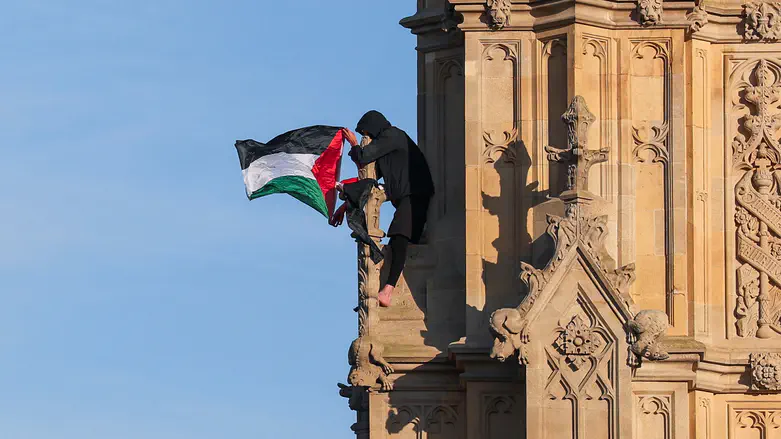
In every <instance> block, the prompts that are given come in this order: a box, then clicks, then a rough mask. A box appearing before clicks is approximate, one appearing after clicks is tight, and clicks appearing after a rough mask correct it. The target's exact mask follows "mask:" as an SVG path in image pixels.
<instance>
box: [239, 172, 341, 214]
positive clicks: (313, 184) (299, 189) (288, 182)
mask: <svg viewBox="0 0 781 439" xmlns="http://www.w3.org/2000/svg"><path fill="white" fill-rule="evenodd" d="M271 194H290V195H292V196H293V197H295V198H296V199H298V200H299V201H302V202H304V203H306V204H307V205H309V207H311V208H313V209H315V210H316V211H318V212H320V213H321V214H323V216H324V217H326V218H328V206H327V205H326V204H325V197H323V191H322V190H321V189H320V185H319V184H318V183H317V180H314V179H311V178H307V177H301V176H298V175H288V176H284V177H277V178H275V179H273V180H271V181H269V182H268V183H266V184H265V185H263V187H262V188H260V189H258V190H256V191H255V192H253V193H252V195H250V196H249V199H250V200H254V199H256V198H260V197H265V196H266V195H271Z"/></svg>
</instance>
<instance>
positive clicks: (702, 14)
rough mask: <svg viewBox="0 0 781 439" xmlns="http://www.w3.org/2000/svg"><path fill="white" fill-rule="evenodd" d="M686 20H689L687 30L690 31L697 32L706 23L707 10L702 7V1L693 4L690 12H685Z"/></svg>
mask: <svg viewBox="0 0 781 439" xmlns="http://www.w3.org/2000/svg"><path fill="white" fill-rule="evenodd" d="M686 20H687V21H688V22H689V30H690V31H691V33H693V34H694V33H697V32H699V31H700V29H702V28H703V26H705V25H706V24H708V11H706V10H705V9H704V8H703V7H702V3H700V4H699V5H697V6H695V7H694V9H692V11H691V12H689V13H688V14H686Z"/></svg>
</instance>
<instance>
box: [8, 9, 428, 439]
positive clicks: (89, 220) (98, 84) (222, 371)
mask: <svg viewBox="0 0 781 439" xmlns="http://www.w3.org/2000/svg"><path fill="white" fill-rule="evenodd" d="M415 3H416V2H415V1H413V0H405V1H387V0H382V1H381V0H368V1H362V2H356V1H354V0H349V1H348V0H328V1H324V0H298V1H295V2H289V1H279V0H276V1H271V0H246V1H240V0H219V1H218V0H208V1H207V0H153V1H152V0H136V1H116V0H113V1H112V0H72V1H62V0H23V1H5V2H2V5H0V54H2V60H3V63H2V66H0V140H1V142H0V145H1V147H2V156H0V187H1V188H2V190H1V191H0V206H2V209H0V215H1V216H0V224H1V225H2V227H0V439H53V438H57V439H177V438H182V439H204V438H220V439H222V438H229V439H243V438H280V437H281V438H304V437H317V438H326V439H330V438H345V437H349V436H350V435H351V432H350V430H349V427H350V425H351V423H352V422H353V420H354V415H353V413H352V412H350V410H349V408H348V407H347V402H346V400H344V399H342V398H340V397H339V396H338V389H337V386H336V383H337V382H340V381H341V382H345V380H346V376H347V372H348V369H349V367H348V365H347V348H348V346H349V344H350V342H351V341H352V339H353V338H354V337H355V335H356V326H357V318H356V315H355V313H353V312H352V308H353V306H355V304H356V296H357V293H356V278H357V273H356V259H355V252H356V251H355V244H354V243H353V242H352V241H351V240H350V238H349V233H348V230H347V229H346V228H342V229H333V228H331V227H330V226H328V225H327V223H326V221H325V219H324V218H322V217H321V216H320V215H319V214H318V213H317V212H315V211H314V210H312V209H311V208H309V207H307V206H305V205H303V204H302V203H300V202H298V201H296V200H294V199H292V198H290V197H287V196H284V195H277V196H272V197H268V198H265V199H261V200H256V201H253V202H249V201H247V199H246V197H245V194H244V187H243V182H242V179H241V172H240V168H239V163H238V158H237V156H236V152H235V149H234V147H233V143H234V141H235V140H236V139H245V138H254V139H256V140H259V141H264V140H268V139H270V138H272V137H274V136H275V135H277V134H280V133H282V132H284V131H287V130H289V129H293V128H298V127H302V126H306V125H312V124H320V123H322V124H333V125H346V126H348V127H350V128H354V127H355V123H356V122H357V120H358V118H359V117H360V116H361V115H362V114H363V113H364V112H365V111H366V110H369V109H378V110H380V111H382V112H384V113H385V114H386V115H387V116H388V118H389V119H390V120H391V122H393V123H394V124H396V125H398V126H400V127H401V128H404V129H406V130H407V131H408V132H409V134H410V135H411V136H413V138H415V137H416V122H415V120H416V96H415V95H416V88H415V87H416V77H415V76H416V73H415V69H416V59H417V57H416V54H415V50H414V47H415V37H414V36H413V35H411V34H410V33H409V31H408V30H406V29H403V28H402V27H400V26H399V25H398V20H399V19H401V18H402V17H404V16H407V15H411V14H412V13H413V12H414V8H415ZM348 165H349V166H348ZM350 168H352V169H350ZM354 174H355V170H354V167H353V166H352V165H351V164H349V162H348V161H346V162H345V176H352V175H354Z"/></svg>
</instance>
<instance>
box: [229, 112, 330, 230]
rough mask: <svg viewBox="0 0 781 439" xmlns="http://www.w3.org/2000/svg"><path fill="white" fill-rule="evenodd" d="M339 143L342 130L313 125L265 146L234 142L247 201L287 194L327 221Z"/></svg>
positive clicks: (248, 141) (250, 142)
mask: <svg viewBox="0 0 781 439" xmlns="http://www.w3.org/2000/svg"><path fill="white" fill-rule="evenodd" d="M343 140H344V135H343V133H342V128H338V127H331V126H324V125H316V126H311V127H307V128H300V129H297V130H293V131H289V132H287V133H285V134H282V135H279V136H277V137H275V138H273V139H271V140H270V141H268V142H267V143H260V142H256V141H254V140H239V141H237V142H236V150H238V152H239V161H240V162H241V169H242V173H243V174H244V184H245V185H246V187H247V197H249V199H250V200H254V199H255V198H260V197H265V196H266V195H271V194H290V195H292V196H294V197H295V198H297V199H298V200H300V201H303V202H304V203H306V204H308V205H309V206H311V207H312V208H314V209H315V210H317V211H318V212H320V213H322V214H323V215H324V216H325V217H326V218H330V217H331V215H332V214H333V212H334V204H335V203H336V182H337V181H338V180H339V168H340V165H341V160H342V142H343Z"/></svg>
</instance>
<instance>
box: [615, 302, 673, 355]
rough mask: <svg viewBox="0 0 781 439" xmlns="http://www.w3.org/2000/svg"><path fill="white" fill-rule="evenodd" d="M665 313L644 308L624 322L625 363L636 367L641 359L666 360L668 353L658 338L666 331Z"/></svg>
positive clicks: (667, 325)
mask: <svg viewBox="0 0 781 439" xmlns="http://www.w3.org/2000/svg"><path fill="white" fill-rule="evenodd" d="M668 320H669V319H668V318H667V314H665V313H663V312H662V311H658V310H645V311H640V312H639V313H637V315H636V316H635V318H634V319H632V320H630V321H629V322H627V324H626V330H627V337H626V338H627V340H626V341H627V343H629V356H628V358H627V364H628V365H629V366H630V367H633V368H637V367H640V365H641V364H642V362H643V359H647V360H651V361H660V360H666V359H667V358H669V357H670V355H669V354H668V353H667V352H666V351H665V350H664V349H663V347H662V345H661V343H660V342H659V339H660V338H661V337H662V336H664V335H665V333H667V328H668V327H669V323H668Z"/></svg>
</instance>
